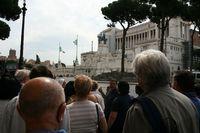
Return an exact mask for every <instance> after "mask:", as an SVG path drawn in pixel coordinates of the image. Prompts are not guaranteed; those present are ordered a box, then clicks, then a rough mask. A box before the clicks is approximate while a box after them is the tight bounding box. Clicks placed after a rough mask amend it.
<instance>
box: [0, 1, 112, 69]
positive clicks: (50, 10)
mask: <svg viewBox="0 0 200 133" xmlns="http://www.w3.org/2000/svg"><path fill="white" fill-rule="evenodd" d="M112 1H113V0H59V1H55V0H48V1H44V0H29V1H27V12H26V20H25V22H26V23H25V46H24V57H25V58H27V59H30V58H33V59H35V54H36V53H38V54H39V55H40V58H41V60H51V61H54V62H57V60H58V44H59V42H60V44H61V46H62V48H63V49H64V50H65V51H66V54H65V55H62V56H61V60H62V61H63V62H64V63H66V65H71V64H72V60H74V59H75V46H74V44H73V41H74V40H75V39H76V36H77V35H78V37H79V58H80V53H82V52H86V51H90V50H91V41H94V47H95V49H97V34H98V33H99V32H101V31H102V30H104V29H105V28H106V24H107V23H108V21H106V20H105V19H104V18H103V15H102V14H101V7H103V6H106V5H107V4H108V3H110V2H112ZM20 4H21V3H20ZM9 24H10V26H11V35H10V37H9V38H8V39H7V40H5V41H0V52H2V55H8V50H9V49H10V48H13V49H16V50H17V56H18V57H19V50H20V49H19V48H20V37H21V18H20V19H19V20H17V21H15V22H9Z"/></svg>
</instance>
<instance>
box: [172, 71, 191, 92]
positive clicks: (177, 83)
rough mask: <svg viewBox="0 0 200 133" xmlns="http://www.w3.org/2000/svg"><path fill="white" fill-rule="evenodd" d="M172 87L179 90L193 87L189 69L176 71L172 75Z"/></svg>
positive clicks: (183, 90)
mask: <svg viewBox="0 0 200 133" xmlns="http://www.w3.org/2000/svg"><path fill="white" fill-rule="evenodd" d="M173 88H174V89H175V90H177V91H180V92H187V91H190V90H193V88H194V77H193V75H192V73H191V72H189V71H184V70H180V71H176V72H175V73H174V76H173Z"/></svg>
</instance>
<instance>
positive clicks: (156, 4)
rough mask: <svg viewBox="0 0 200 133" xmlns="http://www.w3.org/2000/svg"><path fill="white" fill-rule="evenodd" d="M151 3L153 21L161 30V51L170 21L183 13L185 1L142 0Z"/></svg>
mask: <svg viewBox="0 0 200 133" xmlns="http://www.w3.org/2000/svg"><path fill="white" fill-rule="evenodd" d="M141 1H143V2H147V3H148V4H150V5H151V15H150V16H149V19H150V20H151V22H154V23H156V24H157V26H158V28H159V29H160V30H161V39H160V51H162V52H165V51H164V49H163V48H164V36H165V31H166V29H167V27H168V24H169V21H170V20H171V19H172V18H175V17H177V16H180V15H181V12H182V9H183V3H182V1H181V0H141Z"/></svg>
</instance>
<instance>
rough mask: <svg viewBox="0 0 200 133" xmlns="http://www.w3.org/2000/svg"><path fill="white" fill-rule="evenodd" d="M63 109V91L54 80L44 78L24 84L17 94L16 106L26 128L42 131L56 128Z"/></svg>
mask: <svg viewBox="0 0 200 133" xmlns="http://www.w3.org/2000/svg"><path fill="white" fill-rule="evenodd" d="M65 107H66V105H65V95H64V89H63V88H62V86H61V85H60V84H59V83H58V82H56V81H55V80H53V79H50V78H45V77H39V78H34V79H31V80H29V81H28V82H26V84H25V85H24V86H23V87H22V89H21V92H20V94H19V101H18V106H17V108H18V110H19V112H20V115H21V116H22V118H23V119H24V120H25V122H26V127H27V128H32V127H33V126H34V128H43V129H45V128H52V129H56V128H58V126H59V123H60V122H61V121H62V119H63V116H64V111H65ZM49 126H51V127H49Z"/></svg>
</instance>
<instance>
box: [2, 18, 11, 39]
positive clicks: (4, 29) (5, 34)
mask: <svg viewBox="0 0 200 133" xmlns="http://www.w3.org/2000/svg"><path fill="white" fill-rule="evenodd" d="M9 35H10V27H9V26H8V25H7V24H6V23H5V22H3V21H1V20H0V39H1V40H5V39H6V38H8V37H9Z"/></svg>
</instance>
